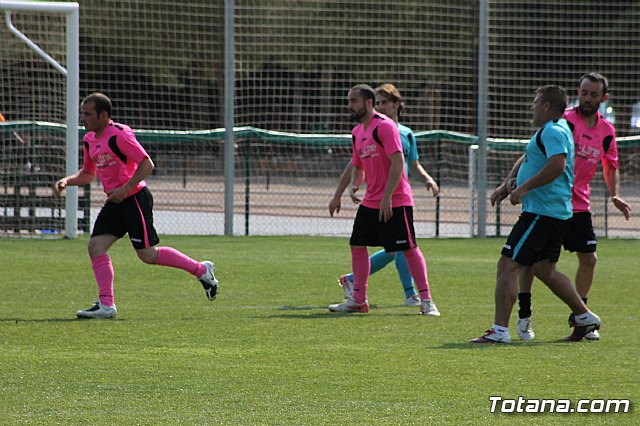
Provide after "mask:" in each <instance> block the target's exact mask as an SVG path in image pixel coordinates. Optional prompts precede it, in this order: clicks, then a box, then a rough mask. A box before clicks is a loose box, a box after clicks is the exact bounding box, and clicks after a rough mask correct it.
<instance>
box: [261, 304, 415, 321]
mask: <svg viewBox="0 0 640 426" xmlns="http://www.w3.org/2000/svg"><path fill="white" fill-rule="evenodd" d="M370 308H371V310H375V314H374V315H372V312H369V314H362V313H357V312H352V313H349V312H329V310H328V309H327V305H322V306H289V305H286V306H280V307H278V308H277V309H278V310H281V311H292V312H295V311H317V310H318V309H321V310H322V311H323V312H316V313H309V314H302V313H301V314H294V313H291V314H285V313H283V314H276V315H267V317H269V318H284V319H316V318H353V317H361V318H366V317H369V316H389V317H406V316H417V314H416V313H415V312H414V311H411V312H406V313H398V312H388V313H385V312H381V311H383V310H384V307H382V306H377V305H370ZM261 317H262V318H264V317H265V316H261Z"/></svg>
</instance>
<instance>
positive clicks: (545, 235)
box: [502, 212, 569, 266]
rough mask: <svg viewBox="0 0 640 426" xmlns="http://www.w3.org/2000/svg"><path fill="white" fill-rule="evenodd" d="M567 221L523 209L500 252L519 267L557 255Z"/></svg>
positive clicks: (558, 256)
mask: <svg viewBox="0 0 640 426" xmlns="http://www.w3.org/2000/svg"><path fill="white" fill-rule="evenodd" d="M568 225H569V220H562V219H556V218H553V217H549V216H542V215H539V214H535V213H528V212H523V213H522V214H521V215H520V217H519V218H518V221H517V222H516V224H515V225H513V229H512V230H511V233H510V234H509V237H508V238H507V242H506V244H505V245H504V246H503V248H502V255H504V256H506V257H508V258H510V259H512V260H513V261H514V262H516V263H519V264H520V265H522V266H532V265H533V264H534V263H538V262H540V261H542V260H545V259H548V260H549V261H550V262H552V263H555V262H557V261H558V259H559V258H560V248H561V245H562V236H563V234H564V232H565V230H566V229H567V226H568Z"/></svg>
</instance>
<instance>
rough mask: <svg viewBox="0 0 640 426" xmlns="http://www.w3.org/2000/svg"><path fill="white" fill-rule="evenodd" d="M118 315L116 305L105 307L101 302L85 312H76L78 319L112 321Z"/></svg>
mask: <svg viewBox="0 0 640 426" xmlns="http://www.w3.org/2000/svg"><path fill="white" fill-rule="evenodd" d="M117 314H118V309H116V305H113V306H105V305H103V304H102V303H100V302H96V303H95V305H93V306H92V307H90V308H88V309H85V310H83V311H78V312H76V317H78V319H111V318H115V317H116V315H117Z"/></svg>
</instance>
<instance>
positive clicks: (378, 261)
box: [347, 250, 395, 284]
mask: <svg viewBox="0 0 640 426" xmlns="http://www.w3.org/2000/svg"><path fill="white" fill-rule="evenodd" d="M394 258H395V256H394V253H387V252H386V251H384V250H380V251H378V252H375V253H373V254H372V255H371V256H370V257H369V263H370V269H369V275H373V274H375V273H376V272H378V271H379V270H381V269H382V268H384V267H385V266H387V265H388V264H389V262H391V261H392V260H393V259H394ZM347 279H348V280H349V282H351V283H352V284H353V272H352V273H350V274H349V275H347Z"/></svg>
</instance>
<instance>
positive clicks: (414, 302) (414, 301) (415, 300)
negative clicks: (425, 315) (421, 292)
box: [404, 294, 422, 306]
mask: <svg viewBox="0 0 640 426" xmlns="http://www.w3.org/2000/svg"><path fill="white" fill-rule="evenodd" d="M421 304H422V301H421V300H420V296H418V295H417V294H413V295H411V296H409V297H407V298H406V299H404V306H420V305H421Z"/></svg>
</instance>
